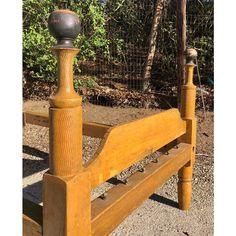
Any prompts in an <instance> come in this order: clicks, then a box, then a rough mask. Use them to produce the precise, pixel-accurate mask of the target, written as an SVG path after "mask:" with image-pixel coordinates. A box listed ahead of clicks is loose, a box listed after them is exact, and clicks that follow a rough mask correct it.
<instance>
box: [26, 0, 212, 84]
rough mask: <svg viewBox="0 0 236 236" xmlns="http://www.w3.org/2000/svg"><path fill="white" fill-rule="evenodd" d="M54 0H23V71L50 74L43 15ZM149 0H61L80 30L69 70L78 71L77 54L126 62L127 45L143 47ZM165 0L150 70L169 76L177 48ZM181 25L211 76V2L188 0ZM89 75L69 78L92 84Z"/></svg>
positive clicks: (52, 63) (172, 11) (172, 13)
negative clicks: (74, 15)
mask: <svg viewBox="0 0 236 236" xmlns="http://www.w3.org/2000/svg"><path fill="white" fill-rule="evenodd" d="M60 2H61V1H59V0H58V1H56V0H43V1H37V0H23V63H24V64H23V66H24V74H26V75H27V76H30V77H33V78H41V79H43V80H52V81H54V80H55V78H56V76H55V67H56V60H55V57H54V56H53V55H52V54H51V53H50V50H49V49H50V47H51V46H52V45H54V44H55V40H54V39H53V38H52V37H51V36H50V35H49V33H48V29H47V18H48V16H49V14H50V13H51V12H52V11H53V10H54V9H56V8H58V7H60ZM154 2H155V1H154V0H145V1H143V0H74V1H72V0H71V1H67V6H66V7H67V8H69V9H71V10H73V11H75V12H77V14H78V15H79V16H80V18H81V20H82V26H83V31H82V34H81V35H80V36H79V37H78V38H77V40H76V41H75V43H74V44H75V46H76V47H78V48H80V50H81V52H80V54H79V56H78V57H77V58H76V59H75V65H76V66H75V73H77V74H78V72H80V68H79V61H81V60H86V61H89V60H95V61H96V59H98V58H99V57H100V56H102V57H103V58H105V59H106V60H107V59H108V60H109V62H110V61H111V60H112V61H113V62H114V61H115V62H117V64H119V62H121V64H122V63H124V62H125V63H129V57H128V56H129V50H128V48H129V47H130V48H135V49H137V51H140V50H143V51H144V53H146V50H147V39H148V36H149V34H150V29H151V24H152V16H153V9H154ZM167 3H168V4H166V6H165V8H164V14H163V18H162V21H161V24H160V27H159V29H158V37H157V38H158V39H157V51H156V55H155V56H156V58H155V61H154V72H155V73H156V72H157V74H158V77H162V78H173V76H174V75H175V73H176V67H175V66H176V51H177V36H176V5H175V4H176V1H171V0H167ZM187 26H188V27H187V42H188V46H193V47H196V48H197V49H198V54H199V57H198V62H199V65H200V67H201V69H202V71H204V73H205V74H206V75H207V76H208V75H212V76H213V2H212V1H204V0H188V1H187ZM125 56H127V58H125ZM106 60H105V61H106ZM130 63H132V60H130ZM107 64H109V63H107ZM127 67H128V64H127ZM109 68H110V67H109ZM200 72H201V70H200ZM85 74H86V73H85ZM120 74H122V73H120ZM86 81H87V82H86ZM93 81H95V80H94V78H92V77H89V79H86V80H84V79H83V78H82V77H81V79H77V80H76V81H75V86H76V87H77V88H78V87H80V86H85V87H90V86H94V85H95V84H96V82H94V83H93Z"/></svg>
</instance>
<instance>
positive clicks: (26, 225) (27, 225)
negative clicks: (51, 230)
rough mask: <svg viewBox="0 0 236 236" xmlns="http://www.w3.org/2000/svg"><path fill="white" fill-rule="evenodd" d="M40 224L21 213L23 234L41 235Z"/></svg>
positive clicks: (28, 235) (27, 235) (24, 235)
mask: <svg viewBox="0 0 236 236" xmlns="http://www.w3.org/2000/svg"><path fill="white" fill-rule="evenodd" d="M42 235H43V233H42V226H41V225H40V224H39V223H38V222H36V221H34V220H33V219H32V218H30V217H28V216H26V215H24V214H23V236H42Z"/></svg>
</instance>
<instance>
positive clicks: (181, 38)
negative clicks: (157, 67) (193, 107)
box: [176, 0, 187, 107]
mask: <svg viewBox="0 0 236 236" xmlns="http://www.w3.org/2000/svg"><path fill="white" fill-rule="evenodd" d="M176 15H177V18H176V30H177V44H178V47H177V76H178V107H180V103H181V96H180V94H181V86H182V85H183V84H184V80H185V50H186V44H187V43H186V30H187V27H186V0H176Z"/></svg>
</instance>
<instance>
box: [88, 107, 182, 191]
mask: <svg viewBox="0 0 236 236" xmlns="http://www.w3.org/2000/svg"><path fill="white" fill-rule="evenodd" d="M185 132H186V122H185V121H184V120H182V119H181V117H180V113H179V111H178V109H170V110H167V111H164V112H161V113H159V114H156V115H153V116H149V117H146V118H143V119H139V120H136V121H133V122H129V123H125V124H122V125H118V126H115V127H113V128H111V129H109V130H108V132H107V133H106V136H105V138H104V140H103V141H102V143H101V145H100V147H99V149H98V150H97V152H96V154H95V157H94V158H93V159H92V160H91V162H89V163H88V165H87V170H89V171H90V172H91V186H92V188H93V187H96V186H97V185H99V184H101V183H103V182H105V181H106V180H108V179H110V178H111V177H113V176H114V175H116V174H118V173H120V172H121V171H122V170H124V169H125V168H127V167H129V166H131V165H132V164H134V163H136V162H137V161H139V160H141V159H143V158H144V157H145V156H147V155H149V154H151V153H153V152H155V151H156V150H158V149H160V148H161V147H163V146H164V145H166V144H168V143H169V142H171V141H173V140H175V139H176V138H178V137H180V136H181V135H183V134H184V133H185Z"/></svg>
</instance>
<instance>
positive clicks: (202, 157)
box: [23, 101, 214, 236]
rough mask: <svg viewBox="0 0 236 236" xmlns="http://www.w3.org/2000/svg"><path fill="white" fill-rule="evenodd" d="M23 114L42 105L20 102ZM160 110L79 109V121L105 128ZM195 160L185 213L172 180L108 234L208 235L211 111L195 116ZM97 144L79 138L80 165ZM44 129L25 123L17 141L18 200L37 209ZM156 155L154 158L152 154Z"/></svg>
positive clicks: (95, 193) (45, 152)
mask: <svg viewBox="0 0 236 236" xmlns="http://www.w3.org/2000/svg"><path fill="white" fill-rule="evenodd" d="M23 108H24V110H31V111H45V112H47V111H48V102H46V101H26V102H24V107H23ZM157 112H160V110H154V109H153V110H152V109H137V108H111V107H102V106H95V105H91V104H84V105H83V117H84V120H86V121H95V122H100V123H105V124H112V125H114V124H119V123H122V122H125V121H131V120H134V119H137V118H140V117H145V116H148V115H151V114H154V113H157ZM197 117H198V134H197V157H196V165H195V168H194V176H193V195H192V205H191V208H190V210H189V211H187V212H184V211H181V210H179V209H178V203H177V176H176V175H175V176H173V177H171V178H170V180H169V181H168V182H167V183H166V184H164V185H163V186H162V188H160V189H158V190H157V191H156V192H155V193H154V194H153V195H151V196H150V198H149V199H147V200H146V201H145V202H144V203H143V204H142V205H141V206H140V207H139V208H137V209H136V210H135V211H134V212H133V213H132V214H131V215H129V217H127V218H126V219H125V220H124V221H123V222H122V223H121V224H120V225H119V226H118V227H117V228H116V229H115V230H114V231H113V232H112V233H111V234H110V235H111V236H118V235H119V236H123V235H132V236H133V235H137V236H154V235H156V236H159V235H161V236H175V235H176V236H177V235H189V236H205V235H213V185H214V179H213V165H214V157H213V137H214V134H213V122H214V115H213V112H208V113H207V118H206V119H203V115H202V112H200V111H199V112H197ZM100 141H101V140H100V139H97V138H96V139H95V138H90V137H83V156H84V161H85V162H86V161H87V160H89V159H90V158H91V157H92V156H93V154H94V153H95V151H96V149H97V147H98V146H99V144H100ZM48 151H49V149H48V129H47V128H44V127H39V126H34V125H29V124H27V125H26V126H25V127H24V137H23V195H24V197H25V198H28V199H30V200H32V201H34V202H36V203H38V204H42V199H41V188H42V176H43V173H44V172H45V171H47V170H48ZM153 155H154V156H155V155H158V154H156V153H155V154H153ZM152 157H153V156H149V157H147V158H146V159H145V160H144V161H142V162H140V163H138V164H137V165H134V166H133V167H131V168H129V169H127V170H126V171H124V172H122V173H121V174H120V175H119V176H118V177H120V178H125V177H127V176H129V175H130V174H131V173H133V172H134V171H135V170H137V168H138V166H139V165H145V164H146V163H148V162H150V160H151V159H152ZM111 187H112V185H111V184H109V183H104V184H102V185H101V186H99V187H97V188H96V189H94V190H93V191H92V194H91V198H92V199H94V198H96V197H98V196H100V195H101V194H102V193H103V192H105V191H107V190H108V189H109V188H111Z"/></svg>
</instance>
